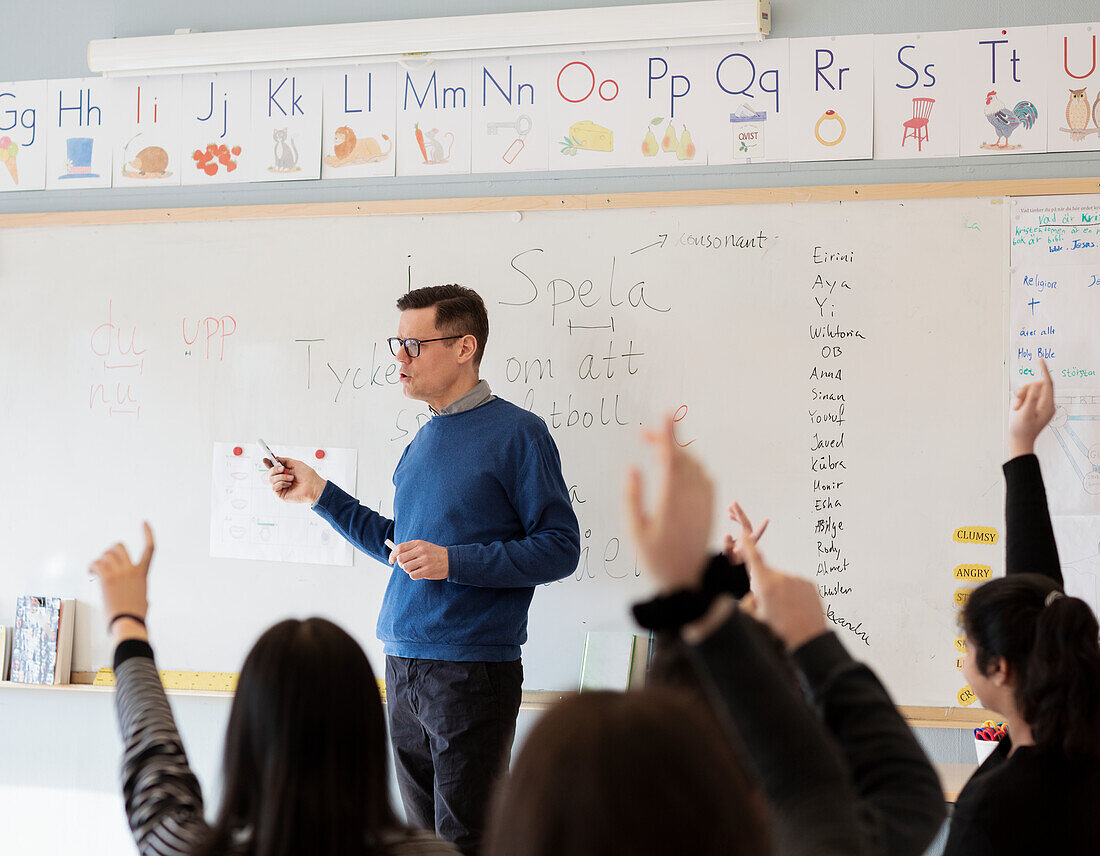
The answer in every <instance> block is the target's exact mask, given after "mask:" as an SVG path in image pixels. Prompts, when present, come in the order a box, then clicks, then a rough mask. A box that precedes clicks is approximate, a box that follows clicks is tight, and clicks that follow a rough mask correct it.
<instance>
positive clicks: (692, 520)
mask: <svg viewBox="0 0 1100 856" xmlns="http://www.w3.org/2000/svg"><path fill="white" fill-rule="evenodd" d="M642 436H643V437H644V438H645V440H646V441H647V442H648V443H650V444H651V445H652V446H653V447H654V448H655V449H656V451H657V460H658V462H659V464H660V466H661V481H660V486H659V487H658V492H657V502H656V507H655V508H654V510H653V512H652V513H649V512H648V511H647V510H646V509H645V501H644V490H643V484H642V474H641V472H640V471H639V470H638V468H637V467H631V468H630V470H629V471H628V472H627V479H626V508H627V517H628V519H629V522H630V528H631V531H632V533H633V536H634V543H635V544H637V545H638V550H639V551H640V552H641V555H642V559H643V561H644V562H645V565H646V567H647V568H648V569H649V571H650V573H652V574H653V576H654V577H655V578H656V579H657V581H658V583H659V584H660V587H661V588H662V589H663V590H664V591H674V590H676V589H684V588H697V587H698V586H699V584H700V582H701V580H702V577H703V571H704V570H705V567H706V564H707V542H708V541H709V540H710V532H711V523H712V515H713V511H714V485H713V483H712V482H711V480H710V478H709V477H708V476H707V474H706V472H704V470H703V467H702V465H701V464H700V463H699V462H698V461H697V460H696V459H695V458H694V457H693V456H692V455H690V454H689V453H688V452H687V451H686V450H685V449H683V448H682V447H681V446H680V445H679V444H678V443H677V442H676V435H675V433H674V429H673V421H672V417H671V416H668V417H667V418H666V419H665V423H664V426H663V428H662V430H659V431H653V430H647V431H644V432H643V434H642Z"/></svg>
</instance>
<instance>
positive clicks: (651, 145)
mask: <svg viewBox="0 0 1100 856" xmlns="http://www.w3.org/2000/svg"><path fill="white" fill-rule="evenodd" d="M642 154H643V155H645V156H646V157H647V158H652V157H656V155H657V138H656V137H655V136H653V130H652V129H648V130H646V132H645V139H644V140H642Z"/></svg>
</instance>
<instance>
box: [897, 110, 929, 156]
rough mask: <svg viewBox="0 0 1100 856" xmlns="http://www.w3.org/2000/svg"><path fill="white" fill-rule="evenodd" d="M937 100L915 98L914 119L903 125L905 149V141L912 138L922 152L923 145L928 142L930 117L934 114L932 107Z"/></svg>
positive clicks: (902, 134) (902, 142) (902, 139)
mask: <svg viewBox="0 0 1100 856" xmlns="http://www.w3.org/2000/svg"><path fill="white" fill-rule="evenodd" d="M935 103H936V99H935V98H914V99H913V118H912V119H906V120H905V122H904V123H903V124H902V133H901V145H902V147H903V148H904V146H905V140H906V139H907V138H908V137H909V136H912V137H913V139H914V140H916V141H917V151H918V152H919V151H920V148H921V143H922V142H925V141H927V140H928V117H929V116H930V115H931V114H932V105H933V104H935Z"/></svg>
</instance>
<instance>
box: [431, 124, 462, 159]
mask: <svg viewBox="0 0 1100 856" xmlns="http://www.w3.org/2000/svg"><path fill="white" fill-rule="evenodd" d="M438 133H439V128H432V129H431V130H430V131H425V132H424V147H425V148H426V149H427V150H428V163H446V162H447V161H448V160H450V159H451V150H452V149H453V148H454V147H455V135H454V134H452V133H451V132H450V131H447V132H446V134H447V136H448V137H450V138H451V143H450V145H449V146H448V148H447V153H446V154H443V143H441V142H439V140H438V139H436V134H438Z"/></svg>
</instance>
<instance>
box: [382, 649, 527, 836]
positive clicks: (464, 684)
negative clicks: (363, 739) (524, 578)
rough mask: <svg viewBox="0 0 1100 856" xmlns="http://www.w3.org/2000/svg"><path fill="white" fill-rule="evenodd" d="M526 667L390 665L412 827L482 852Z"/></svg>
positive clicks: (399, 661)
mask: <svg viewBox="0 0 1100 856" xmlns="http://www.w3.org/2000/svg"><path fill="white" fill-rule="evenodd" d="M522 685H523V665H522V663H521V661H519V660H513V661H512V662H508V663H460V662H451V661H447V660H417V659H409V658H406V657H386V707H387V709H388V711H389V719H390V740H391V741H392V743H393V758H394V765H395V766H396V768H397V782H398V784H399V785H400V787H401V800H402V802H403V803H404V804H405V813H406V814H407V815H408V819H409V823H410V824H412V825H414V826H419V827H421V828H423V829H428V830H435V833H436V835H438V836H439V837H440V838H443V839H445V840H447V841H451V842H454V844H455V846H456V847H458V848H459V849H460V850H461V851H462V852H463V853H465V854H468V856H472V854H476V853H477V852H478V848H479V846H480V844H481V835H482V830H483V829H484V826H485V821H486V815H487V812H488V809H489V800H490V798H491V796H492V790H493V786H494V784H495V783H496V781H497V779H498V778H499V777H500V775H501V773H503V772H504V771H505V770H506V769H507V767H508V762H509V759H510V757H511V754H512V739H513V738H514V737H515V734H516V717H517V716H518V715H519V702H520V692H521V687H522Z"/></svg>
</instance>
